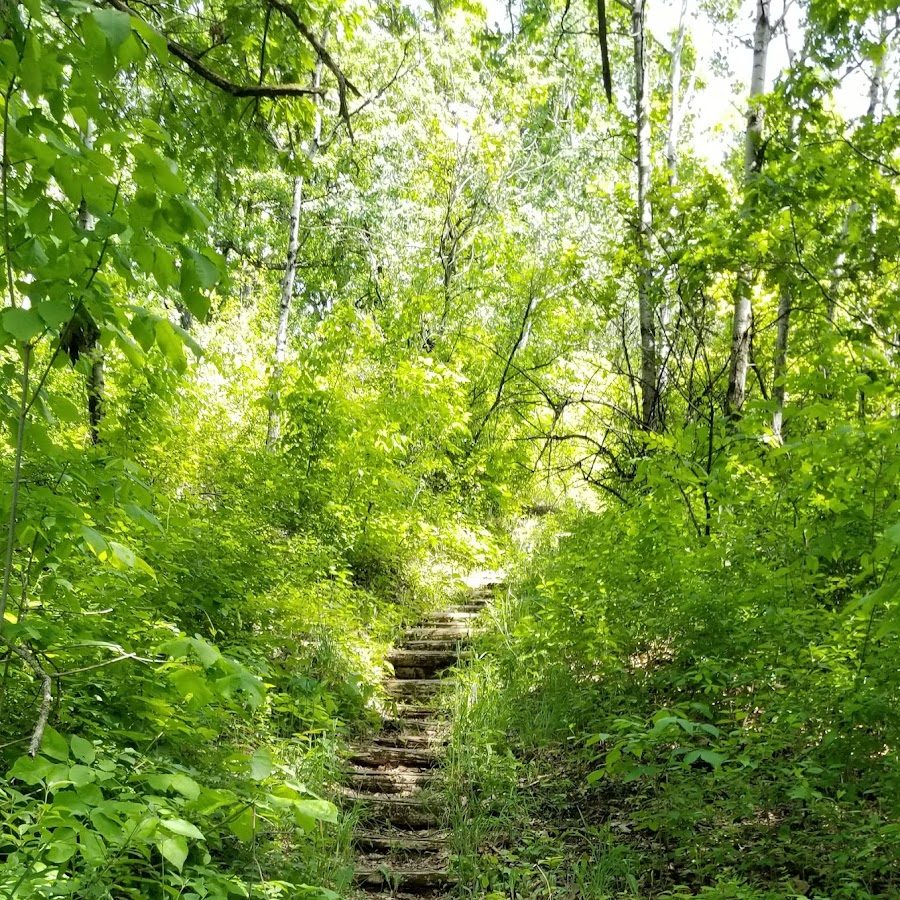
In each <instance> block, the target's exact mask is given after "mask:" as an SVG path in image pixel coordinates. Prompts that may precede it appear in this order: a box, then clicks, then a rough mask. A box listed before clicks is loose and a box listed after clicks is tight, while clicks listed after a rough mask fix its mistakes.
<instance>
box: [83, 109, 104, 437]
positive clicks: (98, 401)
mask: <svg viewBox="0 0 900 900" xmlns="http://www.w3.org/2000/svg"><path fill="white" fill-rule="evenodd" d="M81 138H82V140H83V141H84V146H85V147H87V149H88V150H90V149H92V148H93V146H94V125H93V123H92V122H91V120H90V119H88V121H87V125H86V127H85V130H84V132H82V135H81ZM78 224H79V225H80V226H81V228H82V229H83V230H84V231H93V229H94V217H93V216H92V215H91V214H90V213H89V212H88V208H87V204H86V203H85V202H84V200H82V201H81V204H80V206H79V207H78ZM85 355H86V356H87V358H88V360H89V362H90V364H91V368H90V370H89V371H88V374H87V384H86V388H87V407H88V424H89V427H90V435H91V443H92V444H94V445H95V446H96V445H97V444H99V443H100V423H101V422H102V421H103V412H104V400H105V395H106V378H105V374H104V359H103V348H102V347H101V346H100V341H95V342H94V346H93V347H91V349H90V350H89V351H88V353H87V354H85Z"/></svg>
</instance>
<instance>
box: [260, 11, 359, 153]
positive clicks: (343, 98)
mask: <svg viewBox="0 0 900 900" xmlns="http://www.w3.org/2000/svg"><path fill="white" fill-rule="evenodd" d="M269 5H270V6H271V7H272V8H273V9H277V10H278V12H280V13H281V14H282V15H283V16H284V17H285V18H286V19H289V20H290V21H291V23H292V24H293V26H294V28H296V29H297V31H299V32H300V34H301V35H303V38H304V40H306V42H307V43H309V44H310V45H311V46H312V47H313V49H314V50H315V51H316V53H317V54H318V56H319V59H321V60H322V62H323V63H325V65H326V66H327V67H328V68H329V69H330V70H331V74H332V75H334V77H335V78H336V79H337V84H338V98H339V101H340V112H341V118H342V119H343V120H344V121H345V122H346V123H347V128H348V129H350V108H349V107H348V106H347V92H348V91H349V92H350V93H351V94H353V96H354V97H361V96H362V94H361V93H360V92H359V89H358V88H357V87H356V86H355V85H354V84H353V82H352V81H350V80H349V79H348V78H347V77H346V75H344V73H343V72H342V71H341V67H340V66H339V65H338V64H337V63H336V62H335V61H334V57H333V56H332V55H331V54H330V53H329V52H328V51H327V50H326V49H325V45H324V44H323V43H322V42H321V41H320V40H319V39H318V38H317V37H316V36H315V35H314V34H313V32H312V30H311V29H310V28H309V26H308V25H307V24H306V23H305V22H304V21H303V19H301V18H300V14H299V13H298V12H297V11H296V10H295V9H294V8H293V7H292V6H291V5H290V4H289V3H287V2H285V0H269ZM350 133H351V135H352V133H353V132H352V131H351V132H350Z"/></svg>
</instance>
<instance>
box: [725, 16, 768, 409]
mask: <svg viewBox="0 0 900 900" xmlns="http://www.w3.org/2000/svg"><path fill="white" fill-rule="evenodd" d="M772 33H773V27H772V18H771V11H770V0H757V3H756V28H755V30H754V34H753V69H752V71H751V76H750V108H749V111H748V113H747V130H746V133H745V138H744V183H745V186H746V185H747V184H749V183H750V181H751V179H752V178H753V177H754V176H755V175H757V174H758V173H759V170H760V166H761V164H762V159H761V149H762V148H761V144H762V108H761V107H760V106H759V104H758V103H757V102H756V101H757V100H758V98H759V97H761V96H762V94H764V93H765V90H766V64H767V62H768V56H769V44H770V43H771V41H772ZM752 327H753V300H752V287H751V284H750V282H749V280H748V278H747V277H746V275H745V274H743V273H742V274H741V275H740V276H739V277H738V283H737V286H736V290H735V300H734V316H733V319H732V328H731V362H730V365H729V371H728V392H727V394H726V398H725V406H726V411H727V412H728V414H729V415H735V414H738V413H740V411H741V408H742V407H743V405H744V397H745V395H746V390H747V370H748V369H749V366H750V330H751V328H752Z"/></svg>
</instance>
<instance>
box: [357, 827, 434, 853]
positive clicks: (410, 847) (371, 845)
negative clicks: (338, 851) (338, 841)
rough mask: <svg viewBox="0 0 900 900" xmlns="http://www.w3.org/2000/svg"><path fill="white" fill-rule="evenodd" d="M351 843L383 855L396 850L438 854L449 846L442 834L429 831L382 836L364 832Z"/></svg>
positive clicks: (358, 834)
mask: <svg viewBox="0 0 900 900" xmlns="http://www.w3.org/2000/svg"><path fill="white" fill-rule="evenodd" d="M409 835H412V836H409ZM422 835H424V836H422ZM433 835H434V836H433ZM353 843H354V844H356V846H357V847H359V848H360V849H361V850H367V851H370V852H371V851H373V850H378V851H382V852H385V853H389V852H391V851H397V850H399V851H402V852H405V853H440V852H441V851H442V850H446V849H447V848H448V846H449V845H448V838H447V836H446V834H445V833H444V832H430V831H423V832H421V833H420V832H411V833H410V832H406V833H399V834H398V833H397V832H393V833H391V834H382V833H380V832H371V831H364V832H362V833H357V834H355V835H354V836H353Z"/></svg>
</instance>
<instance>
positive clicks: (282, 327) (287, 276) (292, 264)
mask: <svg viewBox="0 0 900 900" xmlns="http://www.w3.org/2000/svg"><path fill="white" fill-rule="evenodd" d="M323 42H324V41H323ZM321 82H322V57H321V56H319V59H318V61H317V62H316V67H315V70H314V72H313V76H312V82H311V85H310V87H311V90H312V91H318V90H319V87H320V85H321ZM321 136H322V114H321V112H320V110H319V106H318V104H316V105H315V119H314V122H313V131H312V135H311V136H310V138H309V141H308V142H307V144H306V147H305V148H304V153H305V154H306V157H307V159H308V160H312V159H313V157H314V156H315V155H316V153H317V152H318V148H319V139H320V138H321ZM303 188H304V176H303V175H297V176H295V177H294V181H293V184H292V190H291V212H290V216H289V218H288V246H287V254H286V256H285V261H284V277H283V278H282V279H281V294H280V300H279V304H278V328H277V330H276V332H275V365H274V368H273V371H272V391H271V397H270V400H271V407H270V409H269V427H268V430H267V432H266V447H267V448H268V449H269V450H272V449H273V448H274V447H275V445H276V444H277V443H278V437H279V434H280V431H281V426H280V422H279V418H278V393H279V382H280V381H281V376H282V372H283V371H284V360H285V358H286V356H287V344H288V325H289V323H290V319H291V307H292V305H293V298H294V284H295V282H296V280H297V261H298V257H299V254H300V215H301V213H302V210H303Z"/></svg>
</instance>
